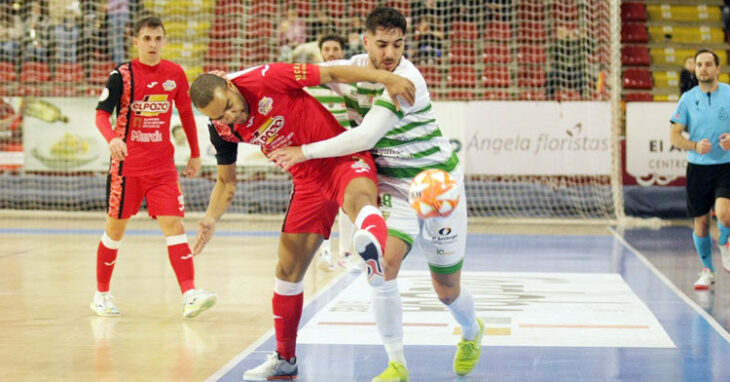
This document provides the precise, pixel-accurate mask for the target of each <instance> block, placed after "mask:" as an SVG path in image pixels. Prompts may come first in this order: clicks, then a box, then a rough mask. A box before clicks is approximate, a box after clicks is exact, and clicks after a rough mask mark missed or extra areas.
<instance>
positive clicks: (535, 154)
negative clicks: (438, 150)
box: [464, 102, 611, 175]
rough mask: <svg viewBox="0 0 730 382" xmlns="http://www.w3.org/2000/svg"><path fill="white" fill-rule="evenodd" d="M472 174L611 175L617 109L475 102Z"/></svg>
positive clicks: (469, 144) (470, 124)
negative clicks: (614, 123)
mask: <svg viewBox="0 0 730 382" xmlns="http://www.w3.org/2000/svg"><path fill="white" fill-rule="evenodd" d="M464 146H465V157H466V173H467V174H482V175H608V174H610V172H611V107H610V104H609V103H607V102H470V103H468V104H467V106H466V133H465V141H464Z"/></svg>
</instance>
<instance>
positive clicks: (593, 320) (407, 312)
mask: <svg viewBox="0 0 730 382" xmlns="http://www.w3.org/2000/svg"><path fill="white" fill-rule="evenodd" d="M718 256H719V254H718V255H716V257H718ZM715 260H717V261H716V264H719V258H716V259H715ZM426 269H427V268H426V264H425V262H424V260H423V259H422V258H421V257H420V256H417V255H414V256H409V258H407V259H406V261H405V262H404V266H403V268H402V273H401V276H402V278H403V280H400V277H399V280H400V281H399V286H400V288H401V293H402V295H403V296H404V297H403V299H404V326H405V329H404V340H405V343H406V347H405V353H406V358H407V360H408V368H409V370H410V373H411V381H550V382H554V381H662V382H671V381H717V382H720V381H730V335H728V332H727V331H726V329H724V328H723V327H722V325H721V324H720V323H718V320H716V319H715V318H714V317H713V315H714V316H715V317H719V318H720V319H719V320H720V321H722V323H724V325H725V327H726V328H727V327H728V317H730V312H728V304H727V302H726V301H727V299H723V298H722V291H727V290H728V285H730V274H722V275H721V274H720V272H722V271H720V272H718V283H717V285H716V287H715V290H714V292H707V294H704V295H701V294H700V295H697V294H694V291H693V290H692V283H693V282H694V280H695V278H696V273H697V271H698V270H699V260H697V258H696V254H694V250H693V248H692V240H691V231H690V230H689V228H686V227H668V228H664V229H661V230H634V231H626V232H622V233H617V232H615V231H613V230H611V231H610V232H607V234H606V235H605V236H582V235H581V236H578V235H576V236H572V235H560V236H557V235H489V234H470V236H469V239H468V247H467V259H466V261H465V265H464V269H463V285H465V287H466V288H468V289H469V290H470V291H471V293H472V295H474V299H475V303H476V307H477V313H478V315H479V316H480V317H482V318H484V319H485V321H486V322H487V323H488V325H487V332H486V334H485V337H484V344H483V348H482V358H481V361H480V363H479V364H478V365H477V367H476V368H475V370H474V371H473V372H472V373H471V374H469V375H468V376H467V377H461V378H459V377H456V376H455V375H454V373H453V371H452V358H453V355H454V351H455V346H454V344H455V343H456V342H457V341H458V339H459V337H460V336H459V332H458V330H459V329H458V327H456V326H455V325H454V323H453V322H452V321H453V320H451V319H450V316H449V315H448V313H447V312H446V311H445V309H444V308H443V306H441V305H440V303H439V302H438V300H437V299H436V297H435V295H434V294H433V293H432V291H430V290H429V289H430V288H427V287H428V286H429V285H430V284H429V275H428V272H427V270H426ZM718 269H721V268H720V267H718ZM368 293H369V292H368V291H367V285H366V284H364V281H362V277H361V276H356V275H353V274H345V275H343V276H342V277H341V278H339V279H337V281H335V282H334V283H333V284H332V285H330V287H329V288H327V289H326V291H325V292H324V293H322V294H320V295H319V296H317V297H316V298H315V299H314V300H312V301H311V302H310V303H309V304H308V305H307V306H305V310H304V315H303V317H302V321H301V324H300V333H299V339H300V344H299V346H298V347H297V356H298V360H299V379H298V380H301V381H316V382H329V381H333V382H334V381H370V380H371V379H372V377H373V376H375V375H377V374H379V373H380V372H381V371H382V370H383V369H384V368H385V366H386V364H387V357H386V354H385V351H384V350H383V347H382V346H380V345H378V343H379V339H378V338H377V334H376V331H375V329H374V326H373V323H372V317H371V313H370V312H368V311H367V306H366V301H367V296H368ZM726 295H727V294H726ZM726 297H730V296H726ZM701 306H702V307H701ZM703 307H704V309H703ZM273 349H274V340H273V331H271V332H270V333H269V334H267V335H266V336H265V337H264V338H262V339H261V340H260V341H259V342H258V343H257V344H255V345H253V346H252V347H250V348H249V349H241V351H242V353H241V354H240V355H239V356H238V357H237V358H235V359H233V360H231V362H229V363H228V364H227V365H225V366H223V367H222V369H221V370H219V371H218V372H217V373H216V374H214V375H213V376H211V377H210V378H209V380H211V381H240V380H241V376H242V374H243V372H244V371H245V370H247V369H249V368H251V367H254V366H256V365H258V364H259V363H261V362H262V361H263V360H264V359H265V357H266V355H267V354H268V353H270V352H271V351H272V350H273Z"/></svg>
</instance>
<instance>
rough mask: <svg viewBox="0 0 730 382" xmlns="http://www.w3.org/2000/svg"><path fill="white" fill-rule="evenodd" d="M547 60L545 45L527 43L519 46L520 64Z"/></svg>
mask: <svg viewBox="0 0 730 382" xmlns="http://www.w3.org/2000/svg"><path fill="white" fill-rule="evenodd" d="M545 61H547V56H546V55H545V46H544V45H541V44H525V45H519V46H518V47H517V62H518V63H520V64H544V63H545Z"/></svg>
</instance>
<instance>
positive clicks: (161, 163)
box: [91, 17, 217, 318]
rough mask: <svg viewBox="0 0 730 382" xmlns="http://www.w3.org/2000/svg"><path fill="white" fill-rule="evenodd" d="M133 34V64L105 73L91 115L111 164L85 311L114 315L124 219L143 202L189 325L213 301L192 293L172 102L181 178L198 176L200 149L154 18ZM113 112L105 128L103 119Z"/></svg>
mask: <svg viewBox="0 0 730 382" xmlns="http://www.w3.org/2000/svg"><path fill="white" fill-rule="evenodd" d="M134 31H135V37H134V44H135V46H136V47H137V52H138V56H139V58H137V59H134V60H132V61H130V62H126V63H123V64H121V65H119V66H118V67H117V68H116V69H114V71H112V72H111V74H110V75H109V80H108V82H107V85H106V88H104V90H103V92H102V94H101V97H100V98H99V105H98V106H97V108H96V126H97V127H98V128H99V131H101V133H102V135H104V138H106V140H107V141H108V142H109V150H110V151H111V165H110V168H109V175H108V178H107V204H108V210H107V218H106V230H105V232H104V235H103V236H102V238H101V242H100V243H99V247H98V249H97V260H96V280H97V291H96V294H95V295H94V301H92V302H91V310H93V311H94V312H95V313H96V314H98V315H100V316H118V315H119V310H118V309H117V308H116V307H115V306H114V303H113V302H112V301H111V296H110V295H109V280H110V279H111V275H112V271H113V270H114V263H115V262H116V258H117V249H118V248H119V245H120V243H121V239H122V236H123V235H124V231H125V229H126V227H127V223H128V222H129V218H130V217H132V216H133V215H134V214H136V213H137V211H138V210H139V208H140V205H141V203H142V199H143V198H146V200H147V208H148V213H149V215H150V216H152V217H154V218H156V219H157V222H158V223H159V224H160V228H161V229H162V233H163V234H164V235H165V237H166V239H167V252H168V254H169V258H170V264H172V268H173V270H174V271H175V275H176V276H177V281H178V283H179V284H180V289H181V291H182V293H183V317H190V318H192V317H195V316H197V315H198V314H200V313H201V312H203V311H205V310H206V309H208V308H210V307H211V306H213V304H215V302H216V299H217V296H216V295H215V294H214V293H211V292H206V291H204V290H201V289H195V281H194V280H195V277H194V273H195V272H194V268H193V258H192V257H193V256H192V254H191V251H190V246H189V245H188V240H187V236H186V235H185V227H184V226H183V222H182V219H183V216H184V213H185V206H184V203H183V195H182V190H181V188H180V183H179V182H178V174H177V170H176V169H175V163H174V157H173V154H174V148H173V145H172V143H171V142H170V117H171V116H172V102H173V101H174V102H175V106H176V107H177V109H178V111H179V112H180V119H181V120H182V125H183V129H184V130H185V134H186V135H187V138H188V143H189V145H190V160H189V161H188V164H187V167H186V168H185V171H184V174H185V175H186V176H188V177H193V176H195V175H197V173H198V172H199V171H200V150H199V148H198V136H197V131H196V128H195V119H194V118H193V110H192V107H191V104H190V97H189V95H188V81H187V78H186V77H185V73H184V72H183V70H182V68H181V67H180V65H177V64H175V63H173V62H170V61H166V60H162V59H161V58H160V53H161V50H162V48H163V47H164V46H165V41H166V40H165V28H164V26H163V25H162V21H161V20H160V19H159V18H157V17H146V18H143V19H141V20H139V21H138V22H137V24H136V25H135V29H134ZM115 109H116V111H117V119H116V125H115V126H114V129H112V126H111V123H110V122H109V117H110V115H111V113H112V112H113V111H114V110H115Z"/></svg>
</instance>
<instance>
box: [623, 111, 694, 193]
mask: <svg viewBox="0 0 730 382" xmlns="http://www.w3.org/2000/svg"><path fill="white" fill-rule="evenodd" d="M676 106H677V104H676V103H674V102H629V103H627V104H626V172H628V173H629V174H630V175H632V176H633V177H635V178H636V180H637V182H638V183H639V184H641V185H651V184H660V185H661V184H667V183H669V182H671V181H673V180H675V179H677V178H680V177H684V175H685V169H686V167H687V152H686V151H685V150H682V149H679V148H677V147H675V146H673V145H672V143H671V142H670V141H669V131H670V123H669V118H671V116H672V113H673V112H674V109H675V108H676Z"/></svg>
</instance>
